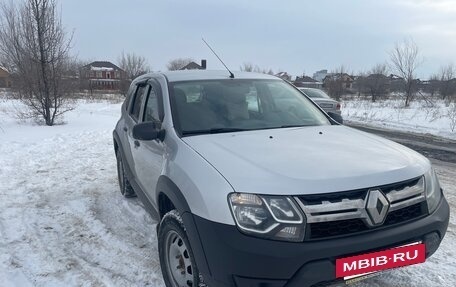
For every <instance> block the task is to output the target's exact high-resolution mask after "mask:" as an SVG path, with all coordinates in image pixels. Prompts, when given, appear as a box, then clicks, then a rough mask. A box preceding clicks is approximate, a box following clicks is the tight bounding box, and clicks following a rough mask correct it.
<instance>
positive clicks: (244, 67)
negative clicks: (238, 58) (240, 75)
mask: <svg viewBox="0 0 456 287" xmlns="http://www.w3.org/2000/svg"><path fill="white" fill-rule="evenodd" d="M239 69H240V70H241V71H244V72H253V69H255V66H254V65H253V64H252V63H243V64H242V66H241V67H239Z"/></svg>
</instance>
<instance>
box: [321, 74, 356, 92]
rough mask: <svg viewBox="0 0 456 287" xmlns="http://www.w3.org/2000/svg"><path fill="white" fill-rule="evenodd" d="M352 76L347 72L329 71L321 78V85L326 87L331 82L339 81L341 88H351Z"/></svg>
mask: <svg viewBox="0 0 456 287" xmlns="http://www.w3.org/2000/svg"><path fill="white" fill-rule="evenodd" d="M353 82H354V79H353V76H350V75H349V74H347V73H331V74H328V75H327V76H326V77H325V78H324V79H323V87H326V88H328V87H329V86H331V83H341V86H342V88H344V89H346V90H351V89H352V87H353Z"/></svg>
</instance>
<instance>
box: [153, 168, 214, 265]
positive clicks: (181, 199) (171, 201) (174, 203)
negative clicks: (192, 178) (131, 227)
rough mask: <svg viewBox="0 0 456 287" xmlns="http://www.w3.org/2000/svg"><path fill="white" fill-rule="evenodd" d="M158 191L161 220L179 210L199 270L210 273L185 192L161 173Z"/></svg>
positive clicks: (157, 200) (157, 199) (157, 201)
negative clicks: (168, 213)
mask: <svg viewBox="0 0 456 287" xmlns="http://www.w3.org/2000/svg"><path fill="white" fill-rule="evenodd" d="M156 191H157V198H156V203H157V205H158V212H159V216H160V221H161V219H162V218H163V216H164V215H165V214H166V213H167V212H169V211H171V210H173V209H176V210H177V212H178V213H179V214H180V215H181V217H182V221H183V223H184V226H185V230H186V232H187V236H188V240H189V242H190V246H191V248H192V250H193V255H194V256H195V261H196V263H197V266H198V268H199V271H200V272H201V273H202V274H210V269H209V266H208V264H207V260H206V255H205V252H204V248H203V246H202V244H201V239H200V236H199V231H198V226H196V223H195V220H194V219H193V214H192V213H191V209H190V206H189V205H188V203H187V200H186V199H185V196H184V194H183V193H182V191H181V190H180V189H179V187H178V186H177V185H176V184H175V183H174V182H173V181H172V180H171V179H170V178H169V177H167V176H166V175H161V176H160V177H159V178H158V182H157V189H156ZM170 208H172V209H170ZM169 209H170V210H169ZM158 228H160V227H159V225H157V231H158Z"/></svg>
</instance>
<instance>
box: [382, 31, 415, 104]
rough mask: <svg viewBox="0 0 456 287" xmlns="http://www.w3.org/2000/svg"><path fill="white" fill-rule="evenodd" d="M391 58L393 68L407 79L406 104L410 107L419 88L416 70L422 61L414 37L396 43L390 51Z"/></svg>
mask: <svg viewBox="0 0 456 287" xmlns="http://www.w3.org/2000/svg"><path fill="white" fill-rule="evenodd" d="M390 60H391V66H392V69H393V70H395V71H396V73H397V75H398V76H400V77H402V78H403V79H404V81H405V89H404V92H405V106H406V107H408V106H409V105H410V102H411V101H412V100H413V98H414V96H415V92H416V90H417V86H418V81H417V78H416V70H417V68H418V67H419V65H420V64H421V62H422V60H421V59H420V58H419V48H418V45H417V44H416V43H415V42H414V41H413V40H412V39H406V40H404V41H403V42H401V43H396V45H395V47H394V49H393V50H392V51H390Z"/></svg>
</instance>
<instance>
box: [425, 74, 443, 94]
mask: <svg viewBox="0 0 456 287" xmlns="http://www.w3.org/2000/svg"><path fill="white" fill-rule="evenodd" d="M428 82H429V84H428V85H427V86H426V87H425V90H424V91H425V92H426V93H428V94H429V95H430V96H431V98H432V97H434V95H435V94H436V93H437V92H438V91H439V89H440V86H441V83H440V76H439V75H437V74H433V75H431V76H430V77H429V81H428Z"/></svg>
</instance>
